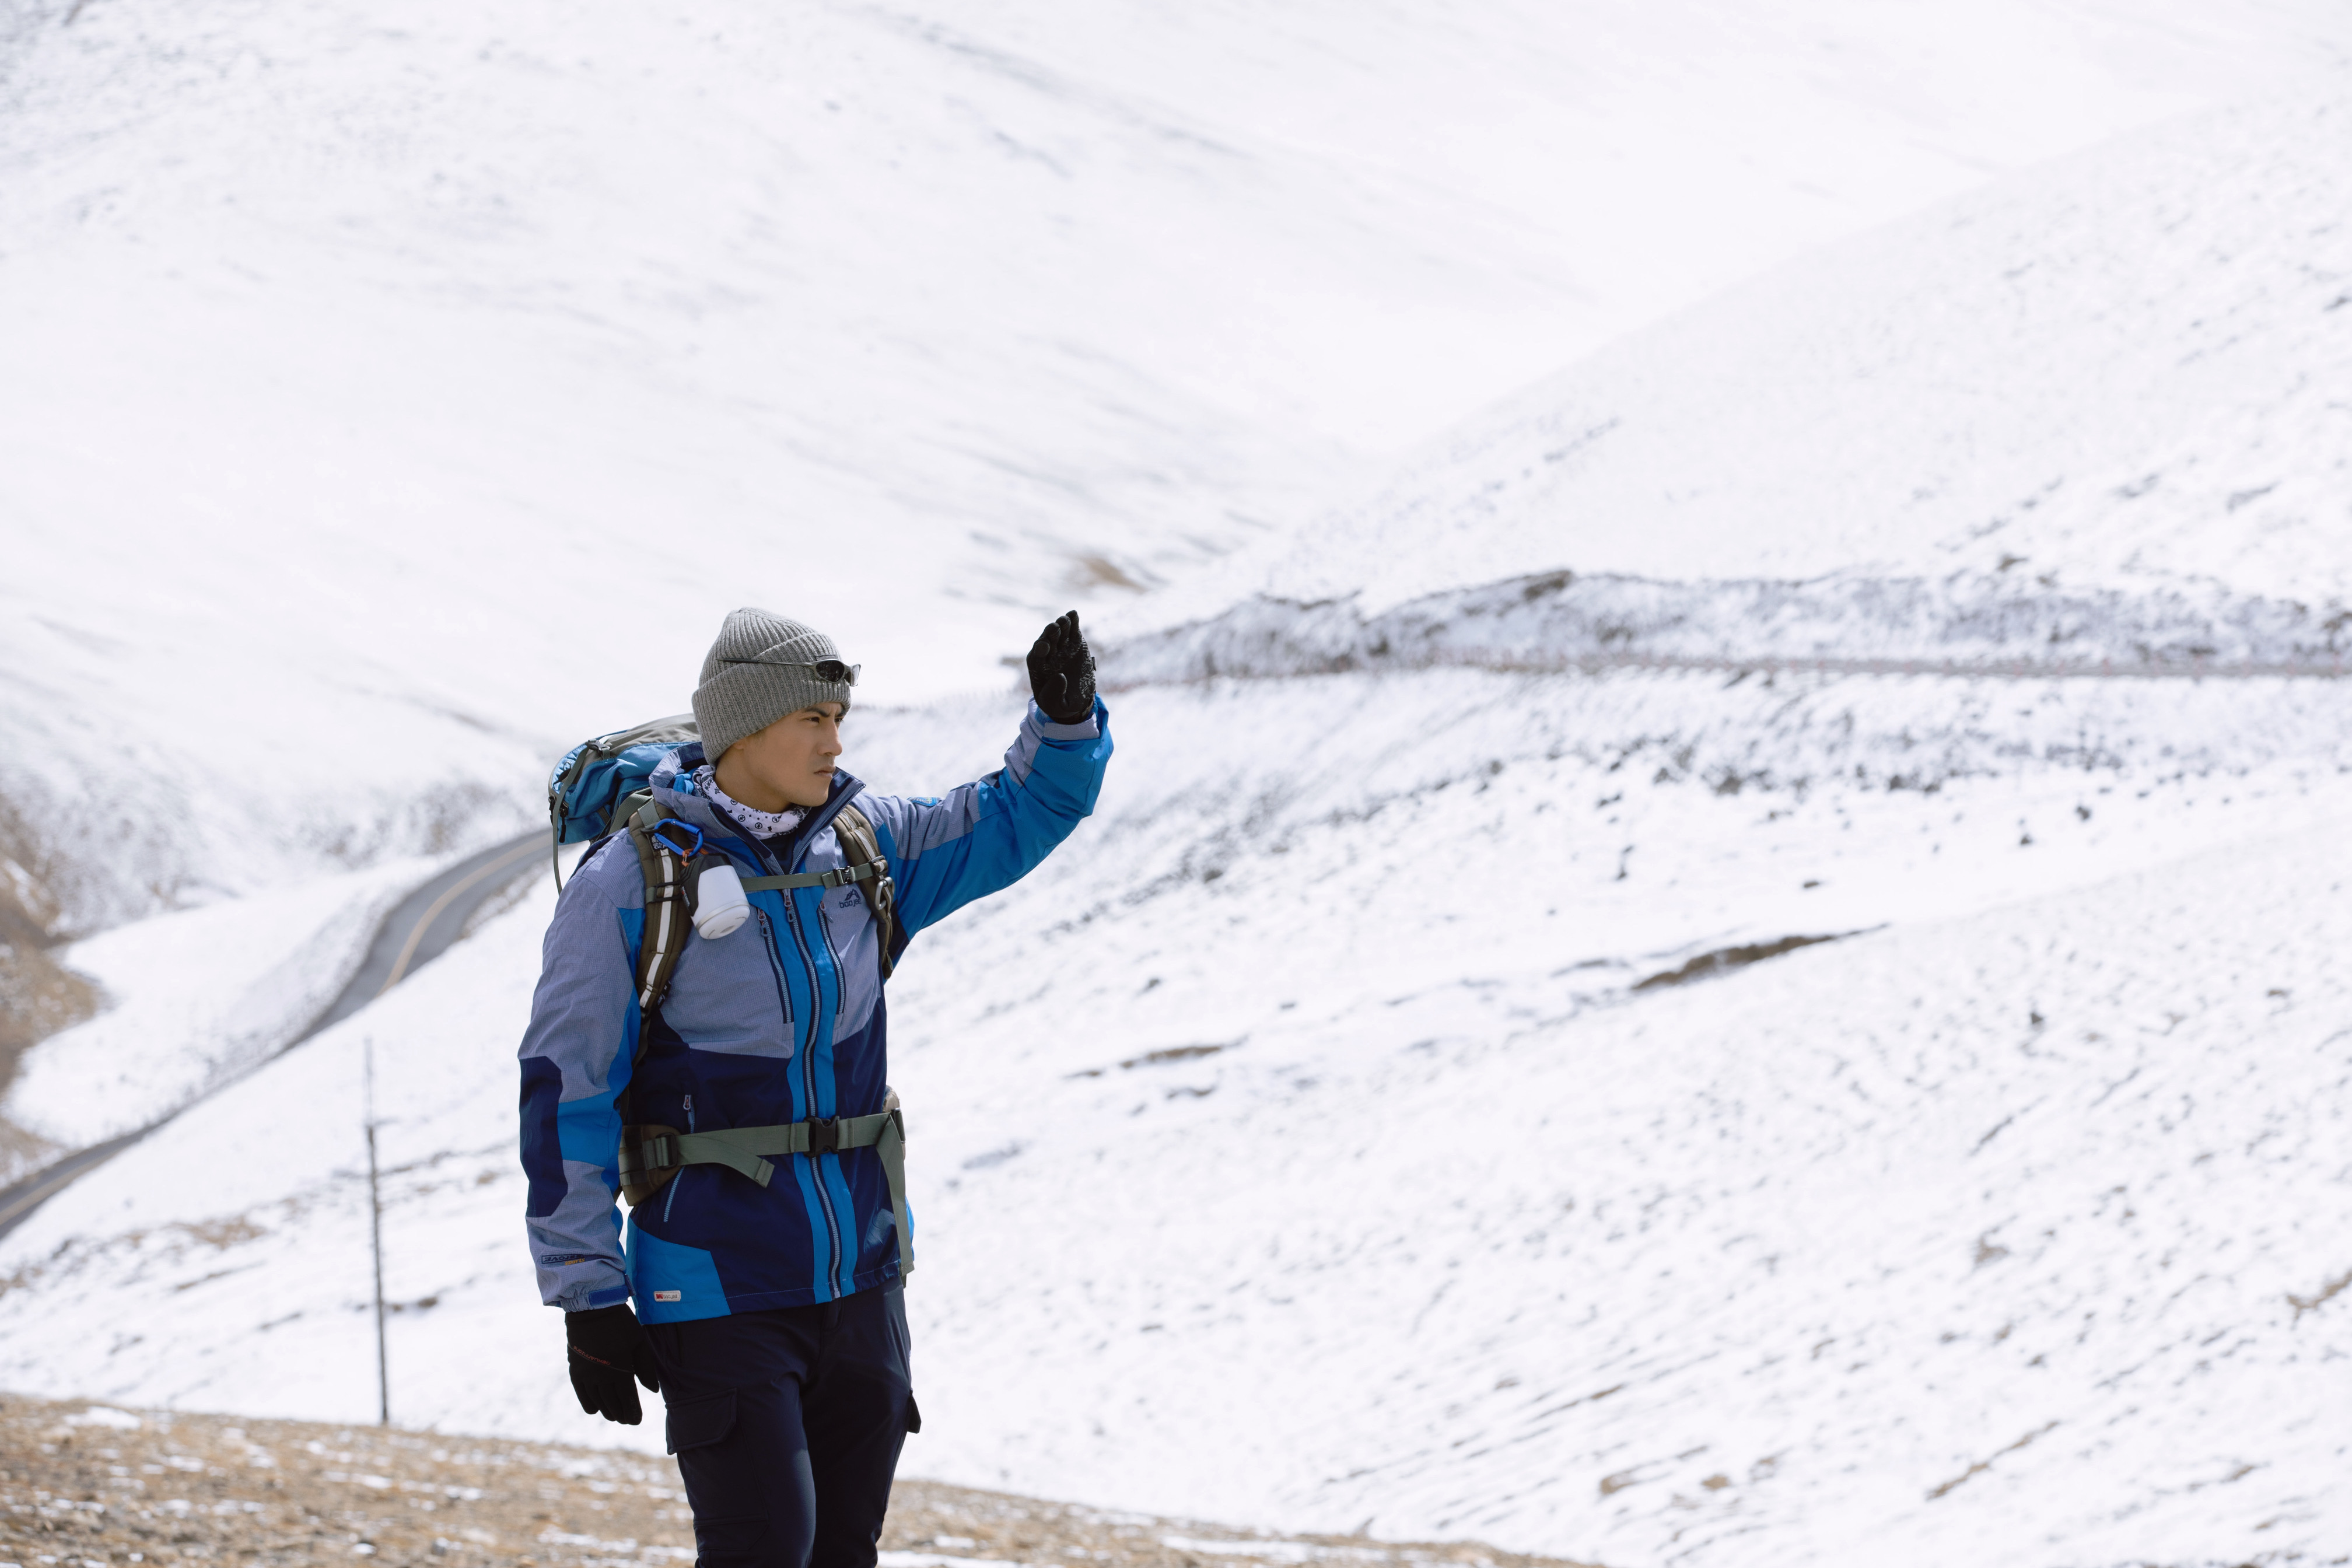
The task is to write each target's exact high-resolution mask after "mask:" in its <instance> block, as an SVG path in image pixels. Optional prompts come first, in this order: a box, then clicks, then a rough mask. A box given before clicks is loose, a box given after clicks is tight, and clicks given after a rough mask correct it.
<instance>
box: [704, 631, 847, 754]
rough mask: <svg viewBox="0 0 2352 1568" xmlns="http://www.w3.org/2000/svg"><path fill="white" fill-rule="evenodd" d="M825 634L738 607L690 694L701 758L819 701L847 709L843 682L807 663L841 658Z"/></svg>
mask: <svg viewBox="0 0 2352 1568" xmlns="http://www.w3.org/2000/svg"><path fill="white" fill-rule="evenodd" d="M839 658H841V650H840V649H838V648H836V647H834V646H833V639H832V638H831V637H827V636H825V635H824V633H823V632H820V631H816V630H814V629H812V628H810V627H808V626H803V625H801V624H800V622H798V621H788V620H786V619H784V617H783V616H779V615H775V614H772V612H770V611H767V610H753V609H741V610H737V611H735V612H734V613H733V614H731V615H730V616H728V617H727V624H726V625H725V626H721V627H719V640H718V641H717V642H714V643H712V644H711V645H710V652H709V654H708V655H707V656H705V658H703V661H702V684H701V685H699V686H698V687H696V688H695V689H694V721H695V722H696V723H697V724H698V725H700V726H701V727H702V754H703V755H704V756H705V757H708V758H709V760H710V761H712V762H714V763H715V762H717V761H718V760H719V758H721V757H723V756H725V755H726V754H727V748H728V747H730V746H731V745H733V744H734V743H735V742H738V741H740V740H741V739H742V738H743V737H744V736H746V735H752V734H757V733H758V732H759V731H761V730H764V729H766V728H767V727H768V726H769V725H771V724H772V723H774V722H775V721H777V720H779V719H781V718H782V717H783V716H784V715H785V714H787V713H797V712H799V711H800V710H802V709H803V708H814V707H815V706H816V705H817V704H818V703H820V702H838V703H840V704H841V706H842V708H843V709H844V710H846V709H847V708H848V707H849V682H848V681H846V680H820V679H817V673H816V671H815V670H814V669H812V668H809V666H811V665H813V664H817V663H821V662H823V661H824V660H826V659H836V660H837V659H839Z"/></svg>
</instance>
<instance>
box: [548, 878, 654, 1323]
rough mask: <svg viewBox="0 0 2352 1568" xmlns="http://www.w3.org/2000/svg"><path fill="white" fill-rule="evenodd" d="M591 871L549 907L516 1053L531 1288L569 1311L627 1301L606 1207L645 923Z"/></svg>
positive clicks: (617, 1238) (614, 1183)
mask: <svg viewBox="0 0 2352 1568" xmlns="http://www.w3.org/2000/svg"><path fill="white" fill-rule="evenodd" d="M600 858H601V857H600ZM631 869H632V870H634V867H632V868H631ZM591 871H592V868H591V867H590V866H589V865H586V864H583V866H582V867H581V868H580V871H579V873H578V874H576V875H574V876H573V878H572V883H571V885H570V886H569V887H567V888H565V889H563V896H562V898H561V899H559V900H556V905H555V918H554V920H553V921H551V922H550V923H549V925H548V928H547V940H546V942H545V943H544V944H543V945H542V947H541V961H540V973H539V990H538V992H537V993H536V994H534V995H533V996H532V998H531V1005H530V1028H529V1029H528V1030H527V1031H526V1032H525V1033H524V1035H523V1040H522V1048H521V1050H520V1052H519V1053H518V1054H519V1055H520V1058H521V1060H522V1167H523V1173H524V1174H525V1175H527V1176H529V1177H530V1200H529V1202H528V1203H527V1204H526V1205H524V1224H525V1226H526V1227H527V1228H528V1229H529V1231H530V1250H531V1258H532V1261H533V1262H534V1263H535V1264H536V1265H537V1268H538V1272H539V1293H540V1297H541V1300H544V1301H546V1302H547V1303H548V1305H550V1306H553V1307H562V1308H563V1309H564V1310H567V1311H574V1312H577V1311H581V1310H585V1309H587V1308H591V1307H609V1306H613V1305H614V1304H616V1303H618V1302H622V1301H625V1300H628V1296H629V1283H628V1275H627V1272H626V1270H625V1266H624V1264H623V1261H622V1255H621V1222H620V1216H619V1215H618V1214H617V1213H616V1212H615V1210H614V1197H615V1195H616V1194H618V1193H619V1192H620V1187H621V1173H620V1156H619V1150H620V1142H621V1118H620V1114H619V1112H618V1111H617V1110H615V1109H614V1097H615V1096H617V1095H618V1094H619V1093H620V1091H621V1090H622V1089H625V1088H626V1087H627V1086H628V1081H629V1068H630V1066H631V1064H632V1062H633V1061H634V1059H635V1055H636V1040H637V1026H638V1016H637V999H636V987H635V974H636V962H635V951H636V943H637V939H638V936H639V933H640V932H641V931H643V929H644V924H645V914H644V910H643V909H642V908H638V909H625V908H621V907H619V906H617V905H616V904H615V903H614V898H613V895H612V894H611V892H610V891H609V890H607V889H606V888H604V886H603V885H601V884H602V883H603V882H604V878H602V877H598V876H593V875H591Z"/></svg>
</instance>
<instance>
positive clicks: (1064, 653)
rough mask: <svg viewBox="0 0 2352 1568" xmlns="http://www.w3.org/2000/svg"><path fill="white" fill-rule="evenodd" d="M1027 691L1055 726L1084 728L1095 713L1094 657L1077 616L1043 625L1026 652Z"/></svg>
mask: <svg viewBox="0 0 2352 1568" xmlns="http://www.w3.org/2000/svg"><path fill="white" fill-rule="evenodd" d="M1029 690H1030V692H1031V693H1032V695H1034V697H1035V698H1036V699H1037V706H1038V707H1039V708H1040V709H1042V710H1044V711H1045V717H1046V718H1048V719H1051V720H1052V721H1054V722H1055V723H1056V724H1083V723H1085V722H1086V721H1087V719H1088V718H1089V717H1091V716H1092V715H1093V713H1094V710H1095V656H1094V655H1093V653H1091V652H1090V651H1088V649H1087V639H1086V637H1084V636H1083V635H1082V634H1081V633H1080V632H1079V630H1078V612H1077V611H1076V610H1072V611H1071V612H1070V613H1069V614H1067V615H1066V616H1062V617H1061V618H1060V619H1059V620H1054V621H1048V622H1046V623H1045V630H1044V631H1042V632H1039V633H1038V634H1037V641H1036V644H1035V646H1034V647H1031V648H1030V650H1029Z"/></svg>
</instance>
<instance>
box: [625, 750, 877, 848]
mask: <svg viewBox="0 0 2352 1568" xmlns="http://www.w3.org/2000/svg"><path fill="white" fill-rule="evenodd" d="M704 760H705V759H704V757H703V754H702V742H699V741H689V742H687V743H686V744H685V745H683V746H680V747H678V748H677V750H676V751H673V752H670V753H669V755H668V756H667V757H664V758H663V759H662V760H661V761H660V762H659V763H656V764H655V766H654V771H653V775H652V776H651V777H650V778H649V779H648V780H647V781H646V782H647V783H648V784H651V785H652V787H653V792H654V799H655V800H656V801H657V802H659V803H660V805H662V806H663V808H664V809H666V810H667V811H669V812H670V813H672V814H673V815H675V816H679V817H682V818H684V819H685V820H686V821H688V822H690V823H692V824H694V826H697V827H699V828H700V829H702V831H703V832H705V833H707V834H709V836H710V837H711V838H712V839H714V840H723V841H725V842H726V843H728V844H730V845H733V846H735V847H738V848H740V850H741V851H742V853H743V854H744V855H746V856H747V857H749V858H751V859H752V860H753V861H756V862H760V863H762V864H764V863H765V862H766V861H767V860H768V859H770V858H771V857H770V855H769V854H768V853H767V852H766V849H765V847H763V846H761V845H760V844H759V843H757V842H755V841H754V840H753V839H752V838H751V836H750V835H749V834H747V833H745V832H744V830H743V828H742V826H741V825H740V824H739V823H737V822H736V820H735V819H734V818H733V817H731V816H728V815H727V814H726V813H724V812H722V811H720V810H719V809H718V808H717V807H716V806H714V805H711V802H710V797H709V796H708V795H704V794H703V793H702V792H701V791H700V790H698V789H697V788H696V787H695V784H694V770H695V769H697V768H698V767H700V766H701V765H702V764H703V762H704ZM865 788H866V784H865V783H864V781H863V780H861V779H859V778H858V777H857V776H856V775H855V774H854V773H845V772H842V771H841V770H840V769H837V768H836V769H835V771H834V774H833V788H832V789H831V790H830V791H828V792H827V793H826V795H825V797H824V805H820V806H818V807H817V808H816V809H815V810H814V811H812V812H811V813H809V815H808V816H806V817H804V818H803V819H802V822H801V825H800V826H799V827H797V828H795V829H794V830H793V836H792V837H791V838H790V839H788V840H786V842H787V843H789V844H790V845H791V846H792V849H793V865H792V866H789V867H786V868H785V869H786V870H792V869H793V868H797V867H798V866H799V864H800V862H801V861H802V860H803V858H806V857H807V854H808V847H809V846H810V845H811V844H813V843H814V842H815V841H816V837H817V835H818V834H820V833H822V832H824V830H825V828H826V827H827V826H830V825H831V824H832V822H833V819H834V818H835V817H836V816H840V815H841V808H842V807H843V806H845V805H848V804H849V802H850V799H851V797H852V796H854V795H857V794H858V793H859V792H861V791H863V790H864V789H865Z"/></svg>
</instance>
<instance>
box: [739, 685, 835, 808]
mask: <svg viewBox="0 0 2352 1568" xmlns="http://www.w3.org/2000/svg"><path fill="white" fill-rule="evenodd" d="M843 711H844V710H843V708H842V706H841V704H840V703H838V702H822V703H819V704H818V705H817V706H815V707H814V708H803V709H802V710H800V711H799V712H797V713H787V714H785V715H784V716H783V717H782V718H781V719H779V720H777V721H775V722H774V723H772V724H771V725H769V726H768V727H767V728H766V729H764V730H761V731H758V732H757V733H755V734H751V735H746V736H744V737H743V738H742V739H741V740H740V741H738V742H735V743H734V744H733V745H732V746H730V747H729V748H728V749H727V754H726V755H725V756H724V757H721V758H720V759H719V788H720V789H723V790H725V791H726V792H727V793H728V795H730V797H732V798H733V799H736V800H740V801H741V802H742V803H743V804H744V805H748V806H750V807H751V808H752V809H753V810H754V811H782V809H783V808H784V807H785V806H787V805H824V802H825V797H826V795H828V794H829V793H830V792H831V790H832V788H833V764H834V763H835V760H836V759H837V758H839V757H840V755H841V719H842V713H843Z"/></svg>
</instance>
